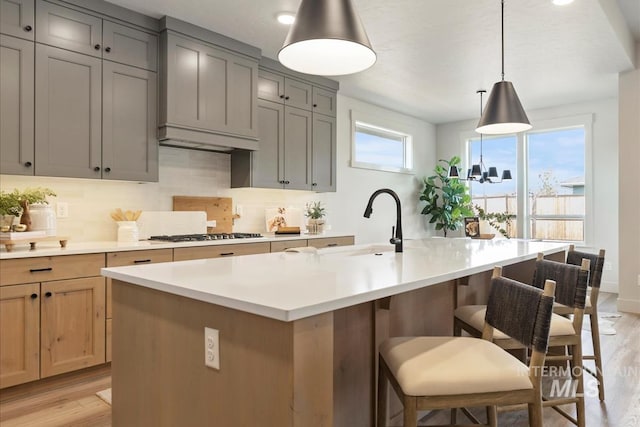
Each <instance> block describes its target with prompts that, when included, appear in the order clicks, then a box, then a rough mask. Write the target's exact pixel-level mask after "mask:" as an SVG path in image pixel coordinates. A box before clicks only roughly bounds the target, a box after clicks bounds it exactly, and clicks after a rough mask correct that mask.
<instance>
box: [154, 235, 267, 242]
mask: <svg viewBox="0 0 640 427" xmlns="http://www.w3.org/2000/svg"><path fill="white" fill-rule="evenodd" d="M259 237H262V234H260V233H214V234H174V235H171V236H151V237H149V240H160V241H163V242H202V241H205V240H226V239H254V238H259Z"/></svg>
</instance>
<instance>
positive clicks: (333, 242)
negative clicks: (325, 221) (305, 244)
mask: <svg viewBox="0 0 640 427" xmlns="http://www.w3.org/2000/svg"><path fill="white" fill-rule="evenodd" d="M353 242H354V239H353V236H346V237H324V238H322V239H309V246H313V247H314V248H318V249H322V248H330V247H333V246H350V245H353Z"/></svg>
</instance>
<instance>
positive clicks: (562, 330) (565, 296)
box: [454, 254, 590, 427]
mask: <svg viewBox="0 0 640 427" xmlns="http://www.w3.org/2000/svg"><path fill="white" fill-rule="evenodd" d="M589 268H590V262H589V260H588V259H584V260H582V266H580V267H578V266H575V265H570V264H565V263H561V262H555V261H549V260H545V259H543V254H538V259H537V261H536V269H535V271H534V276H533V281H532V284H533V286H534V287H541V286H542V284H543V283H544V281H545V280H547V279H550V280H554V281H555V282H556V289H555V299H556V302H560V303H561V304H563V305H564V306H567V307H570V308H571V310H572V312H571V313H572V314H573V319H569V318H567V317H564V316H562V315H559V314H554V315H553V316H552V317H551V327H550V333H549V347H564V348H566V349H567V351H568V354H564V355H547V357H546V360H547V361H565V363H566V361H569V365H570V367H571V368H572V369H571V376H572V378H573V380H574V381H576V383H577V385H576V388H575V396H572V397H563V398H554V399H546V398H545V399H544V400H545V401H544V402H543V406H545V407H552V408H553V409H554V410H555V411H556V412H558V413H559V414H561V415H562V416H564V417H565V418H567V419H568V420H569V421H571V422H572V423H574V424H576V425H577V426H579V427H584V425H585V409H584V382H583V376H582V369H577V370H576V369H573V367H574V366H579V367H582V334H581V332H582V320H583V316H584V307H585V299H586V292H587V283H588V280H589ZM486 310H487V309H486V306H484V305H467V306H462V307H458V308H457V309H456V310H455V312H454V335H456V336H460V335H461V333H462V330H465V331H466V332H467V333H469V334H470V335H471V336H475V337H477V336H479V335H480V334H481V332H480V331H482V328H483V321H482V319H483V317H484V313H485V311H486ZM493 340H494V342H495V343H496V344H497V345H498V346H500V347H502V348H504V349H506V350H516V349H523V346H522V345H521V344H520V343H518V342H517V341H516V340H513V339H511V338H510V337H508V336H507V335H506V334H504V333H502V332H500V331H497V332H496V333H495V334H494V337H493ZM569 403H573V404H575V405H576V417H575V418H574V417H572V416H571V415H570V414H568V413H567V412H566V411H564V410H563V409H561V408H559V406H558V405H564V404H569Z"/></svg>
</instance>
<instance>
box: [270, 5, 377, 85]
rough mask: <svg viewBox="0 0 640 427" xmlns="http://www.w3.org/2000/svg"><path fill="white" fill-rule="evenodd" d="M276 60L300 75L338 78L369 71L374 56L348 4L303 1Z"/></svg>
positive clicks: (358, 19)
mask: <svg viewBox="0 0 640 427" xmlns="http://www.w3.org/2000/svg"><path fill="white" fill-rule="evenodd" d="M278 60H279V61H280V63H281V64H282V65H284V66H285V67H287V68H290V69H292V70H294V71H299V72H301V73H307V74H316V75H319V76H339V75H344V74H353V73H357V72H359V71H363V70H366V69H367V68H369V67H371V66H372V65H373V64H374V63H375V62H376V53H375V52H374V51H373V48H372V47H371V43H370V42H369V37H367V33H366V31H365V29H364V27H363V26H362V23H361V22H360V18H359V17H358V15H357V13H356V11H355V9H354V7H353V5H352V4H351V0H302V3H301V4H300V7H299V8H298V13H297V14H296V19H295V22H294V23H293V25H292V26H291V28H290V29H289V34H288V35H287V38H286V39H285V41H284V45H283V47H282V49H280V52H278Z"/></svg>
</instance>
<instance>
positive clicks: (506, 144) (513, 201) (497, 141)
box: [463, 135, 518, 237]
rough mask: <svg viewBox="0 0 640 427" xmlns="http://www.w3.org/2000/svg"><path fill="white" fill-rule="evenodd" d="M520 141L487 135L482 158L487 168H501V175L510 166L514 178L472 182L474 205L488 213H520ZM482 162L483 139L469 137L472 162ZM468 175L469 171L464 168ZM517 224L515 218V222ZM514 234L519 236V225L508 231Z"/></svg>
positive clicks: (508, 137)
mask: <svg viewBox="0 0 640 427" xmlns="http://www.w3.org/2000/svg"><path fill="white" fill-rule="evenodd" d="M517 143H518V140H517V138H516V136H515V135H507V136H499V137H489V138H487V137H484V136H483V141H482V157H483V162H484V165H485V167H486V168H487V169H488V168H489V167H492V166H493V167H496V168H498V175H499V176H502V171H504V170H505V169H509V170H510V171H511V175H512V176H513V179H511V180H508V181H502V182H499V183H493V184H488V183H487V184H480V183H479V182H477V181H471V185H470V187H471V195H472V200H471V201H472V203H473V205H474V206H476V205H477V206H480V207H481V208H482V209H484V210H485V211H486V212H488V213H490V212H507V213H510V214H513V215H516V218H517V213H518V196H517V186H516V184H517V180H516V177H517V173H516V165H517V160H518V153H517V147H518V144H517ZM479 161H480V138H472V139H470V140H469V161H468V164H469V165H471V164H477V163H478V162H479ZM463 172H464V173H465V176H466V175H467V173H468V172H467V171H463ZM514 223H515V221H514ZM507 231H508V232H509V236H510V237H515V236H516V234H517V233H516V227H510V228H509V229H508V230H507Z"/></svg>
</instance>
